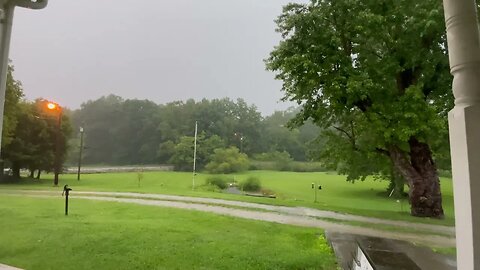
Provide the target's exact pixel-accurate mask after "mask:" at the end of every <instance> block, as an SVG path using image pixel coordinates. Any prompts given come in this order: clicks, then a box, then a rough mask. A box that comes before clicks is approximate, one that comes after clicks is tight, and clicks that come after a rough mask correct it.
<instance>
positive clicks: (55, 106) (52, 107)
mask: <svg viewBox="0 0 480 270" xmlns="http://www.w3.org/2000/svg"><path fill="white" fill-rule="evenodd" d="M47 108H48V109H49V110H55V109H56V108H57V104H55V103H52V102H48V103H47Z"/></svg>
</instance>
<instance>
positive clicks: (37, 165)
mask: <svg viewBox="0 0 480 270" xmlns="http://www.w3.org/2000/svg"><path fill="white" fill-rule="evenodd" d="M19 108H20V112H19V113H18V116H17V117H18V124H17V125H16V128H15V130H14V134H15V136H14V138H13V139H12V140H11V142H10V143H9V144H8V145H6V146H5V148H4V151H3V155H4V157H5V159H6V160H7V162H9V163H10V165H11V168H12V171H13V176H14V177H16V178H19V177H20V169H22V168H24V169H29V170H30V171H31V172H33V171H35V170H39V171H40V170H44V171H53V169H54V165H55V164H54V161H55V155H56V142H57V134H58V135H59V137H58V142H59V147H60V148H59V149H60V151H59V159H60V164H63V162H64V161H65V159H66V156H67V148H68V147H67V141H68V138H69V136H70V134H71V125H70V121H69V118H68V116H67V115H66V114H63V115H62V125H61V127H60V133H58V118H57V117H58V115H57V112H55V113H52V112H49V111H47V110H46V107H45V102H44V101H41V100H37V101H35V102H34V103H29V102H23V103H21V104H20V107H19Z"/></svg>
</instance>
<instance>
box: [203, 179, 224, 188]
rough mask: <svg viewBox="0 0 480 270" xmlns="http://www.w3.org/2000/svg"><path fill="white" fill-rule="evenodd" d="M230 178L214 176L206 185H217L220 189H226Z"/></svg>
mask: <svg viewBox="0 0 480 270" xmlns="http://www.w3.org/2000/svg"><path fill="white" fill-rule="evenodd" d="M227 182H228V180H227V179H225V178H223V177H220V176H212V177H209V178H207V180H206V181H205V184H206V185H210V186H216V187H218V188H219V189H226V188H227V186H228V183H227Z"/></svg>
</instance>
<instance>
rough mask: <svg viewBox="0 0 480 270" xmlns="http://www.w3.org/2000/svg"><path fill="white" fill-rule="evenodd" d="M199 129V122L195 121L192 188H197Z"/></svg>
mask: <svg viewBox="0 0 480 270" xmlns="http://www.w3.org/2000/svg"><path fill="white" fill-rule="evenodd" d="M197 130H198V124H197V121H195V139H194V141H193V177H192V190H195V165H196V164H197Z"/></svg>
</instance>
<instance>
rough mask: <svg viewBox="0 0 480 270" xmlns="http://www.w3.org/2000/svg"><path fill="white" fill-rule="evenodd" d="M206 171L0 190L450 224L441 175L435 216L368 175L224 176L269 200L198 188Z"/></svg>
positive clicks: (446, 183) (65, 178) (447, 190)
mask: <svg viewBox="0 0 480 270" xmlns="http://www.w3.org/2000/svg"><path fill="white" fill-rule="evenodd" d="M209 176H210V175H208V174H199V175H197V177H196V189H195V190H192V174H191V173H182V172H145V173H143V178H142V180H141V181H140V182H139V181H138V174H137V173H105V174H86V175H82V178H81V181H77V180H76V175H62V176H61V178H60V185H59V186H60V187H53V186H52V180H51V176H50V175H47V176H46V178H45V179H42V180H40V181H36V180H27V179H25V180H22V181H20V182H19V183H17V184H8V185H0V189H44V190H57V191H58V192H61V186H63V185H64V184H69V185H70V186H71V187H72V188H73V189H74V191H75V190H90V191H92V190H94V191H121V192H141V193H162V194H174V195H184V196H197V197H211V198H221V199H228V200H239V201H247V202H257V203H264V204H276V205H287V206H306V207H312V208H317V209H325V210H332V211H337V212H343V213H351V214H356V215H363V216H370V217H378V218H384V219H393V220H406V221H412V222H422V223H433V224H441V225H454V213H453V195H452V193H453V192H452V181H451V180H450V179H446V178H443V179H442V180H441V186H442V193H443V203H444V210H445V214H446V218H445V219H444V220H436V219H428V218H416V217H411V216H410V214H409V204H408V201H407V199H402V200H397V199H393V198H388V196H387V194H386V192H385V190H386V187H387V185H388V183H387V182H386V181H374V180H372V179H367V180H366V181H364V182H356V183H355V184H352V183H350V182H347V181H346V177H345V176H341V175H337V174H335V173H324V172H316V173H298V172H276V171H250V172H247V173H243V174H236V175H230V176H229V177H232V178H235V181H237V182H238V181H242V180H244V179H246V178H247V177H250V176H254V177H257V178H259V179H260V181H261V183H262V186H263V187H264V188H267V189H270V190H273V191H274V192H275V193H276V195H277V198H276V199H269V198H255V197H248V196H242V195H235V194H225V193H221V192H213V191H211V190H209V189H206V188H203V187H201V185H203V184H204V183H205V180H206V178H207V177H209ZM312 183H317V184H318V185H321V186H322V190H318V191H317V202H316V203H314V190H312V188H311V184H312Z"/></svg>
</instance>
